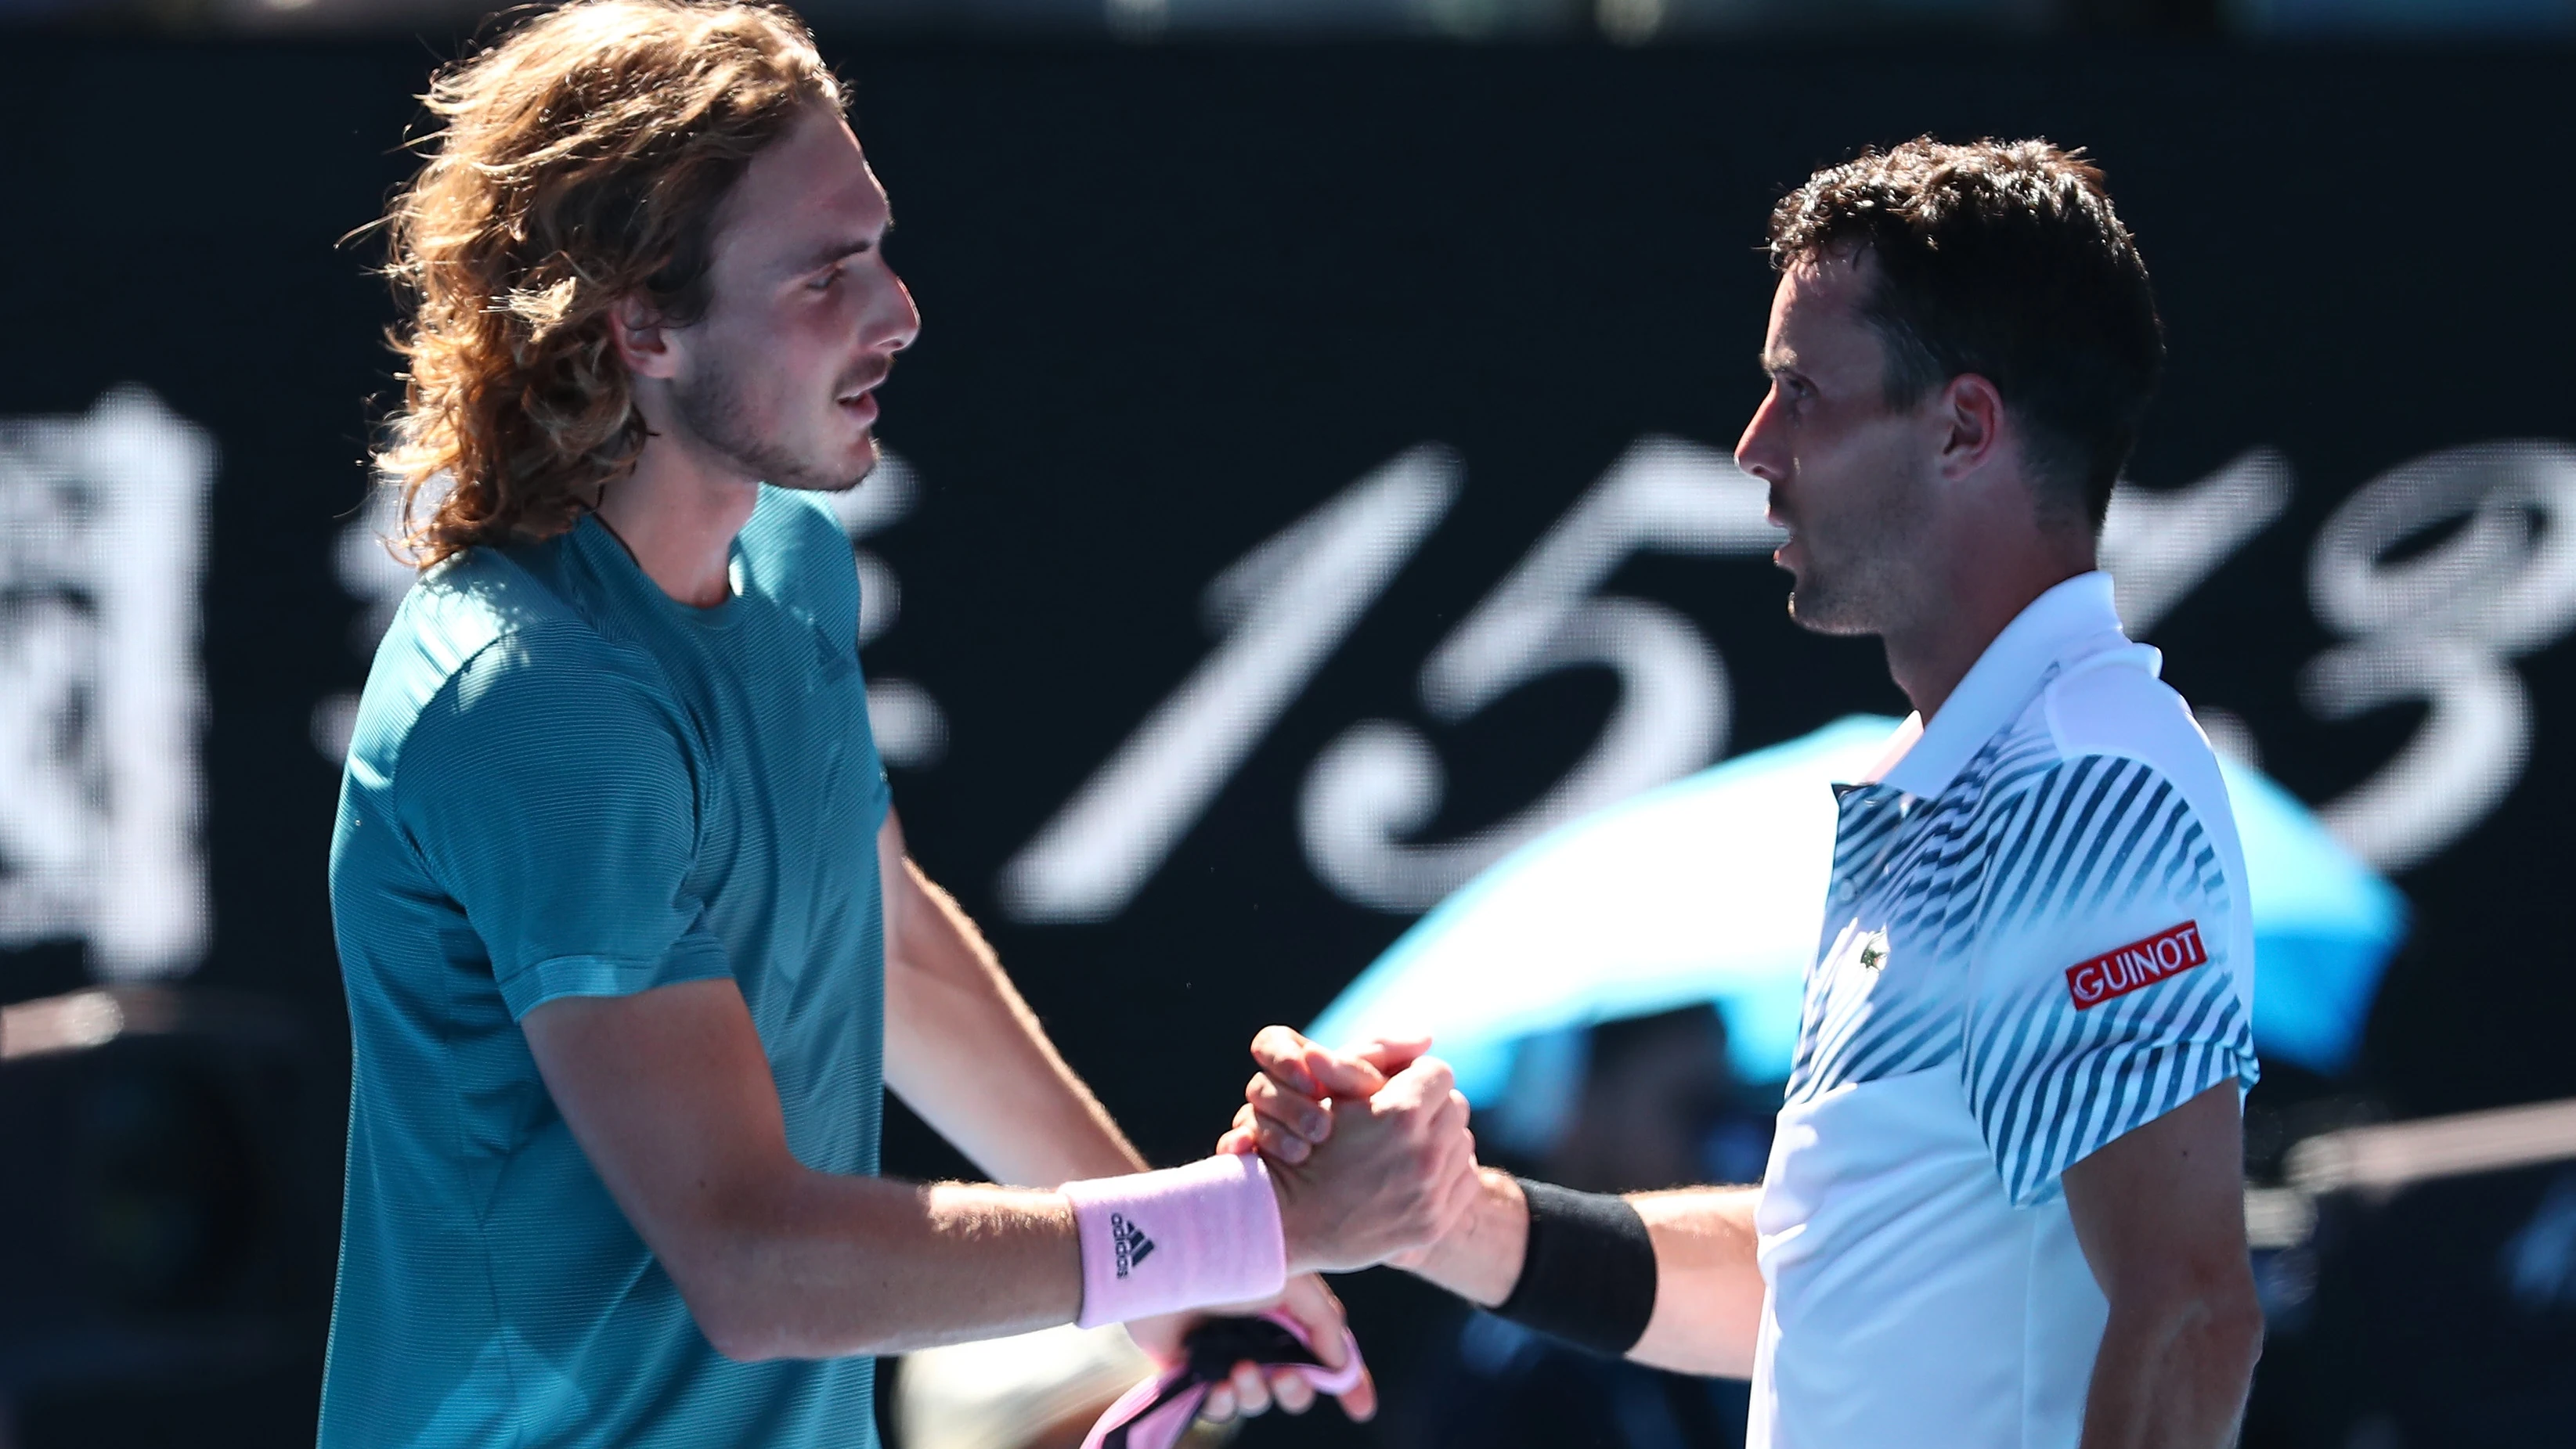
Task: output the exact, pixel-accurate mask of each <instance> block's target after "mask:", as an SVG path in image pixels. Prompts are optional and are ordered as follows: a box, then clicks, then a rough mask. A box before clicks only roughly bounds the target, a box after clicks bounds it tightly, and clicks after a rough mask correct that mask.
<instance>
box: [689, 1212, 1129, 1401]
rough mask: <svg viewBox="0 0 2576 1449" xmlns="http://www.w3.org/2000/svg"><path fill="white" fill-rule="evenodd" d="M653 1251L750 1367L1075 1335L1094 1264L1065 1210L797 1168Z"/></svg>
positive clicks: (712, 1338) (721, 1345) (721, 1344)
mask: <svg viewBox="0 0 2576 1449" xmlns="http://www.w3.org/2000/svg"><path fill="white" fill-rule="evenodd" d="M728 1197H729V1198H730V1201H729V1202H728V1203H725V1204H719V1205H716V1206H714V1207H712V1208H710V1209H709V1210H708V1211H706V1212H705V1213H703V1214H702V1215H701V1216H700V1217H699V1219H698V1220H696V1221H694V1222H692V1223H689V1224H687V1225H685V1226H680V1225H673V1227H672V1228H671V1229H670V1230H666V1231H663V1232H659V1233H656V1234H654V1235H653V1236H655V1237H657V1238H660V1239H662V1240H663V1241H662V1242H661V1243H660V1244H659V1245H658V1251H659V1256H660V1257H661V1259H662V1261H663V1263H664V1266H665V1267H666V1268H667V1269H668V1270H669V1272H670V1274H671V1277H672V1280H673V1281H674V1282H675V1283H677V1284H678V1285H679V1288H680V1292H681V1296H682V1297H683V1298H684V1299H685V1300H686V1301H687V1302H688V1305H689V1310H690V1313H691V1314H692V1316H694V1317H695V1318H696V1319H697V1322H698V1326H699V1328H700V1330H701V1331H702V1332H704V1333H705V1334H706V1336H707V1340H708V1342H710V1343H711V1344H713V1345H714V1346H715V1348H716V1349H717V1351H718V1352H720V1353H723V1354H724V1355H725V1356H726V1357H728V1358H734V1359H743V1360H750V1359H773V1358H837V1357H843V1356H846V1355H851V1354H862V1353H870V1354H885V1353H905V1352H909V1351H911V1350H913V1349H918V1348H928V1347H932V1346H935V1345H938V1344H943V1343H957V1342H963V1341H967V1340H971V1339H979V1338H993V1337H998V1336H1000V1335H1003V1334H1010V1333H1020V1332H1025V1331H1028V1330H1031V1329H1037V1328H1044V1327H1047V1326H1050V1325H1052V1324H1058V1323H1066V1322H1070V1321H1072V1319H1073V1317H1074V1315H1075V1313H1076V1312H1077V1311H1079V1309H1080V1308H1081V1305H1082V1291H1083V1289H1082V1263H1081V1254H1080V1249H1079V1246H1078V1241H1077V1237H1076V1232H1075V1227H1074V1217H1073V1210H1072V1207H1071V1206H1070V1205H1069V1204H1068V1203H1067V1202H1066V1200H1065V1199H1064V1198H1063V1197H1062V1196H1061V1195H1059V1194H1056V1193H1052V1192H1031V1191H1025V1190H1020V1189H1013V1188H998V1187H986V1186H980V1185H967V1184H960V1183H942V1184H937V1185H923V1184H919V1183H906V1182H894V1181H888V1180H884V1179H879V1178H861V1177H840V1176H834V1175H832V1174H828V1173H819V1172H811V1171H807V1170H805V1169H803V1168H800V1167H790V1168H787V1169H784V1170H782V1171H781V1172H779V1173H778V1174H777V1175H776V1177H775V1178H774V1179H770V1180H765V1181H763V1182H760V1183H754V1184H744V1185H742V1186H741V1188H740V1190H738V1191H736V1192H733V1193H731V1194H728Z"/></svg>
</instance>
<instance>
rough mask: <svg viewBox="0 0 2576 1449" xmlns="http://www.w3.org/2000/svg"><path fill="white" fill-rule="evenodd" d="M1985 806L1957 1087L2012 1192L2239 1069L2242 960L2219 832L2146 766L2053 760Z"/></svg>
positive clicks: (2028, 1190)
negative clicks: (1991, 808) (2021, 786)
mask: <svg viewBox="0 0 2576 1449" xmlns="http://www.w3.org/2000/svg"><path fill="white" fill-rule="evenodd" d="M1997 816H1998V818H1996V819H1994V820H1992V821H1990V822H1989V828H1990V829H1991V831H1992V836H1991V838H1992V839H1994V840H1995V841H1996V846H1995V852H1994V857H1993V858H1994V865H1993V867H1992V869H1991V873H1990V874H1989V876H1988V878H1987V880H1986V882H1985V887H1984V892H1983V897H1982V900H1981V902H1980V907H1979V919H1978V931H1977V936H1978V940H1977V946H1976V955H1975V961H1974V965H1973V968H1972V974H1971V986H1970V1001H1969V1018H1968V1028H1967V1056H1966V1088H1967V1092H1968V1098H1969V1109H1970V1111H1971V1112H1972V1113H1973V1114H1974V1115H1975V1117H1976V1119H1977V1124H1978V1127H1979V1129H1980V1131H1981V1132H1982V1133H1983V1135H1984V1137H1985V1140H1986V1145H1987V1147H1988V1149H1989V1150H1990V1151H1992V1152H1993V1154H1994V1160H1995V1169H1996V1171H1997V1172H1998V1173H1999V1174H2000V1175H2001V1176H2002V1178H2003V1181H2004V1185H2005V1187H2006V1189H2007V1190H2008V1192H2009V1193H2010V1195H2011V1199H2012V1201H2013V1203H2014V1205H2015V1206H2028V1205H2030V1204H2032V1203H2037V1202H2043V1201H2046V1200H2047V1199H2049V1198H2050V1197H2052V1196H2054V1195H2055V1194H2056V1192H2057V1191H2058V1179H2059V1176H2060V1174H2062V1173H2064V1172H2065V1171H2066V1169H2067V1168H2068V1167H2070V1166H2072V1165H2074V1164H2075V1163H2077V1162H2081V1161H2082V1160H2084V1158H2086V1157H2088V1156H2090V1155H2091V1154H2092V1153H2094V1152H2095V1151H2097V1150H2099V1149H2100V1148H2102V1147H2103V1146H2104V1145H2106V1144H2108V1143H2110V1142H2112V1141H2113V1140H2115V1139H2117V1138H2118V1137H2120V1136H2121V1135H2122V1134H2124V1133H2127V1132H2129V1131H2131V1130H2133V1129H2135V1128H2138V1127H2141V1126H2143V1125H2145V1124H2146V1123H2148V1122H2151V1121H2154V1120H2155V1119H2156V1118H2158V1117H2160V1116H2162V1115H2164V1114H2165V1113H2167V1112H2170V1111H2172V1110H2173V1109H2174V1108H2176V1107H2179V1106H2181V1105H2182V1104H2183V1103H2185V1102H2187V1101H2189V1100H2191V1099H2192V1098H2193V1097H2195V1096H2198V1095H2199V1094H2200V1093H2202V1092H2204V1091H2207V1090H2208V1089H2209V1088H2211V1087H2213V1086H2216V1085H2217V1084H2218V1083H2220V1082H2225V1081H2230V1080H2233V1081H2235V1082H2237V1083H2239V1084H2240V1085H2241V1086H2246V1087H2250V1086H2252V1085H2253V1083H2254V1079H2255V1076H2256V1074H2257V1068H2256V1065H2255V1059H2254V1041H2253V1035H2252V1032H2251V1027H2250V1020H2249V1017H2250V1005H2251V1001H2252V991H2251V974H2252V969H2253V962H2252V961H2251V960H2248V959H2239V957H2241V956H2250V954H2251V952H2250V950H2247V949H2246V948H2244V947H2243V945H2242V944H2241V942H2242V941H2244V940H2250V939H2251V937H2250V934H2246V933H2243V932H2242V931H2241V929H2240V922H2239V920H2238V919H2237V913H2238V912H2240V911H2242V910H2243V909H2244V905H2243V902H2242V901H2241V899H2239V894H2240V893H2239V891H2238V890H2237V888H2236V886H2235V885H2234V884H2233V883H2231V881H2230V880H2229V878H2228V872H2227V868H2226V866H2225V865H2224V863H2223V860H2224V857H2223V855H2222V852H2221V851H2220V849H2219V842H2218V840H2217V839H2216V838H2215V837H2214V836H2213V835H2212V833H2211V827H2210V826H2209V824H2208V823H2207V822H2204V821H2203V820H2202V819H2201V818H2200V816H2199V815H2198V814H2196V813H2195V812H2194V810H2193V808H2192V806H2191V804H2190V803H2189V802H2188V801H2187V800H2186V799H2185V798H2184V796H2183V793H2182V791H2181V790H2179V789H2178V788H2176V786H2175V785H2174V784H2173V782H2172V781H2171V780H2170V779H2168V778H2167V777H2165V776H2164V775H2163V774H2161V773H2160V772H2158V771H2157V770H2156V769H2154V768H2153V767H2152V766H2150V765H2147V764H2145V763H2142V762H2140V761H2137V760H2133V759H2127V758H2122V757H2118V756H2109V755H2090V756H2086V757H2083V758H2080V759H2075V760H2069V761H2065V762H2063V763H2061V764H2058V765H2056V766H2053V767H2051V768H2050V769H2048V770H2046V771H2044V772H2042V773H2041V774H2040V775H2039V776H2038V777H2037V778H2036V779H2035V780H2034V781H2033V782H2032V783H2031V784H2030V786H2029V788H2027V789H2025V790H2021V791H2017V792H2016V793H2015V794H2014V796H2013V797H2012V798H2011V799H2010V800H2009V801H2007V802H2005V803H2003V804H2002V805H2000V806H1999V807H1997ZM2219 828H2222V829H2223V828H2226V823H2225V822H2224V821H2221V822H2219ZM2229 854H2232V852H2229Z"/></svg>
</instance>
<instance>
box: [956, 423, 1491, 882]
mask: <svg viewBox="0 0 2576 1449" xmlns="http://www.w3.org/2000/svg"><path fill="white" fill-rule="evenodd" d="M1457 496H1458V468H1457V464H1456V462H1455V461H1454V460H1453V459H1452V458H1451V457H1450V456H1449V455H1448V454H1447V453H1446V452H1445V451H1443V450H1441V449H1438V448H1430V447H1425V448H1416V449H1413V450H1412V451H1410V452H1407V453H1405V454H1402V455H1401V456H1399V457H1397V458H1396V459H1394V460H1393V461H1391V462H1389V463H1387V464H1385V465H1384V466H1382V467H1380V468H1379V469H1378V470H1377V471H1376V472H1374V473H1371V474H1369V475H1368V476H1367V477H1365V478H1362V479H1361V480H1360V481H1358V482H1357V483H1354V484H1352V485H1351V486H1350V487H1349V488H1348V489H1346V490H1344V491H1343V492H1342V493H1341V494H1340V496H1338V497H1336V498H1334V499H1333V500H1332V501H1331V502H1329V503H1326V504H1325V505H1324V506H1323V507H1321V508H1318V509H1316V510H1315V511H1314V512H1313V513H1311V514H1308V515H1307V516H1306V517H1305V518H1303V519H1300V520H1299V521H1297V522H1296V523H1294V524H1291V525H1290V526H1289V527H1288V528H1287V529H1286V530H1285V531H1283V532H1281V533H1280V534H1278V535H1277V536H1276V537H1274V538H1272V539H1271V540H1270V541H1268V542H1267V543H1264V544H1262V545H1261V546H1260V547H1259V548H1256V549H1254V550H1253V551H1252V552H1251V553H1249V554H1246V555H1245V556H1244V557H1243V558H1242V559H1240V560H1238V561H1237V562H1236V563H1235V564H1234V565H1233V566H1232V567H1230V568H1228V569H1227V570H1226V571H1225V572H1224V573H1222V574H1219V575H1218V576H1217V578H1216V581H1215V582H1214V583H1211V584H1209V585H1208V589H1207V595H1206V597H1205V599H1204V600H1203V604H1202V607H1203V610H1204V613H1205V615H1206V619H1207V623H1208V627H1209V630H1210V632H1212V633H1216V634H1220V635H1222V636H1223V640H1224V642H1223V643H1221V644H1219V645H1218V646H1217V648H1216V649H1215V651H1214V652H1212V653H1210V654H1209V655H1208V657H1207V658H1206V659H1205V660H1204V661H1203V662H1201V663H1200V665H1199V667H1198V669H1197V670H1196V671H1194V672H1193V673H1192V674H1191V675H1190V677H1189V678H1188V679H1187V680H1185V681H1183V682H1182V684H1181V687H1180V688H1179V689H1177V690H1174V691H1173V692H1172V695H1171V697H1170V698H1168V699H1165V700H1164V701H1163V702H1162V704H1161V705H1159V706H1157V707H1156V708H1155V710H1154V712H1153V713H1152V714H1151V715H1149V716H1147V717H1146V719H1145V722H1144V723H1143V724H1142V725H1140V726H1138V727H1137V729H1136V732H1135V733H1134V734H1132V735H1130V736H1128V738H1127V742H1126V743H1125V744H1122V745H1120V746H1119V747H1118V752H1117V753H1116V754H1114V755H1112V756H1110V758H1109V762H1108V763H1107V764H1105V765H1102V766H1101V767H1100V770H1099V771H1098V773H1096V774H1094V775H1093V776H1092V777H1091V779H1090V780H1088V781H1087V782H1085V783H1084V785H1083V786H1082V788H1081V789H1080V790H1078V791H1076V792H1075V793H1074V796H1073V798H1072V799H1071V800H1069V801H1067V802H1066V804H1065V806H1064V808H1063V809H1062V810H1061V811H1059V812H1057V814H1056V816H1055V818H1054V819H1052V820H1050V821H1048V822H1047V824H1046V826H1045V828H1044V829H1042V830H1040V831H1039V832H1038V834H1037V838H1036V839H1034V840H1031V841H1030V842H1029V843H1028V845H1027V846H1026V847H1025V848H1023V849H1022V850H1021V851H1020V853H1019V854H1018V855H1017V856H1015V857H1013V858H1012V860H1011V862H1010V864H1008V865H1007V866H1005V867H1003V870H1002V879H1001V892H1002V899H1003V902H1004V904H1005V905H1006V906H1007V907H1008V908H1009V910H1010V912H1011V913H1012V914H1013V915H1015V916H1017V917H1019V918H1020V919H1021V920H1025V921H1054V922H1069V921H1105V920H1108V919H1110V918H1111V917H1113V916H1116V915H1117V914H1118V913H1119V912H1120V911H1123V910H1125V909H1126V908H1127V903H1128V902H1129V901H1131V900H1134V899H1135V897H1136V893H1137V892H1138V891H1140V890H1142V889H1144V886H1145V882H1146V881H1148V880H1151V879H1152V878H1153V876H1154V872H1156V871H1158V870H1160V869H1162V867H1163V862H1164V860H1166V859H1167V858H1169V857H1170V855H1171V853H1172V848H1173V847H1174V846H1176V845H1178V844H1179V843H1180V840H1181V837H1182V836H1183V835H1185V834H1187V833H1188V831H1189V828H1190V826H1191V825H1192V824H1194V823H1196V822H1197V820H1198V818H1199V816H1200V815H1202V814H1204V813H1205V812H1206V810H1207V807H1208V805H1209V802H1211V801H1213V800H1214V799H1215V798H1216V795H1217V792H1218V791H1219V790H1222V789H1223V788H1225V782H1226V781H1228V780H1230V779H1232V778H1233V777H1234V772H1235V771H1236V770H1238V769H1240V768H1242V766H1243V762H1244V760H1245V759H1246V758H1247V757H1248V756H1250V755H1251V753H1252V750H1253V747H1254V746H1256V745H1258V744H1259V743H1260V742H1261V740H1262V739H1263V738H1264V737H1265V736H1267V735H1268V734H1269V733H1270V729H1271V727H1272V726H1273V725H1275V724H1277V723H1278V720H1279V716H1280V715H1281V714H1283V713H1285V712H1286V711H1287V708H1288V705H1289V703H1290V702H1291V701H1293V700H1295V699H1296V697H1297V696H1298V694H1299V693H1300V692H1301V691H1303V690H1304V689H1305V687H1306V682H1307V681H1308V680H1310V679H1312V678H1313V677H1314V675H1315V671H1316V670H1318V669H1320V668H1322V667H1323V664H1324V661H1325V660H1326V659H1328V658H1330V657H1331V656H1332V653H1333V651H1334V650H1335V649H1337V648H1339V647H1340V646H1341V642H1342V639H1343V638H1344V636H1346V635H1348V634H1349V633H1350V631H1351V629H1352V627H1353V626H1354V625H1356V624H1358V623H1359V620H1360V615H1362V614H1363V613H1365V612H1367V610H1368V607H1369V605H1370V604H1371V603H1373V602H1375V601H1376V599H1377V596H1378V595H1379V594H1380V593H1382V592H1384V591H1385V589H1386V586H1387V585H1388V584H1389V583H1390V582H1392V581H1393V580H1394V578H1395V576H1396V574H1397V573H1398V572H1399V571H1401V570H1402V569H1403V567H1404V564H1405V561H1406V560H1407V559H1409V558H1411V557H1412V556H1413V553H1414V550H1415V549H1417V548H1419V547H1420V546H1421V543H1422V540H1423V539H1424V537H1426V536H1427V535H1428V534H1429V533H1430V532H1431V530H1432V528H1433V527H1434V526H1436V525H1437V524H1438V523H1439V522H1440V520H1441V518H1442V517H1444V516H1445V515H1446V514H1447V513H1448V511H1449V505H1450V504H1451V503H1452V502H1453V501H1455V500H1456V498H1457Z"/></svg>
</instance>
